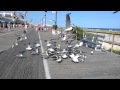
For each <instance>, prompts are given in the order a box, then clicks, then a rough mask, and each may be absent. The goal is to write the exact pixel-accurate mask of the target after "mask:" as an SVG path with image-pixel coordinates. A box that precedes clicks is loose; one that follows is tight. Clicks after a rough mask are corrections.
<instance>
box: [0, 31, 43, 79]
mask: <svg viewBox="0 0 120 90" xmlns="http://www.w3.org/2000/svg"><path fill="white" fill-rule="evenodd" d="M27 37H28V39H27V40H24V41H21V42H19V43H18V44H19V45H18V46H16V47H14V48H9V49H8V50H7V51H5V52H4V53H2V54H1V55H0V79H45V73H44V67H43V60H42V57H41V55H36V56H33V55H31V54H30V51H26V52H25V56H26V58H17V57H16V54H18V53H19V52H20V51H23V50H24V49H25V47H26V46H25V45H24V44H28V43H34V42H39V38H38V33H37V32H35V31H34V30H31V31H29V32H28V34H27ZM32 46H33V44H32Z"/></svg>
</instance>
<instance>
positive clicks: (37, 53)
mask: <svg viewBox="0 0 120 90" xmlns="http://www.w3.org/2000/svg"><path fill="white" fill-rule="evenodd" d="M31 54H32V55H39V49H38V48H36V49H35V50H33V51H32V52H31Z"/></svg>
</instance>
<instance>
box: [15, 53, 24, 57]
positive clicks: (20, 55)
mask: <svg viewBox="0 0 120 90" xmlns="http://www.w3.org/2000/svg"><path fill="white" fill-rule="evenodd" d="M16 57H24V56H23V54H22V53H20V54H18V55H16Z"/></svg>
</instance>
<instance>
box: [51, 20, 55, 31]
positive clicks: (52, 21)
mask: <svg viewBox="0 0 120 90" xmlns="http://www.w3.org/2000/svg"><path fill="white" fill-rule="evenodd" d="M50 22H54V25H56V22H55V20H50ZM55 30H56V29H55Z"/></svg>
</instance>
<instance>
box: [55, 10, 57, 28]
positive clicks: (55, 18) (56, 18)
mask: <svg viewBox="0 0 120 90" xmlns="http://www.w3.org/2000/svg"><path fill="white" fill-rule="evenodd" d="M56 29H57V11H56V15H55V30H56Z"/></svg>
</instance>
